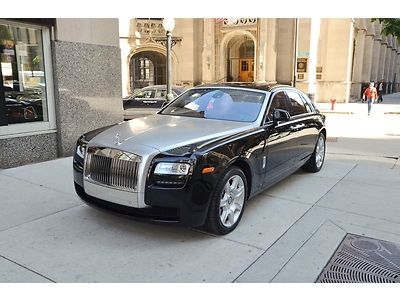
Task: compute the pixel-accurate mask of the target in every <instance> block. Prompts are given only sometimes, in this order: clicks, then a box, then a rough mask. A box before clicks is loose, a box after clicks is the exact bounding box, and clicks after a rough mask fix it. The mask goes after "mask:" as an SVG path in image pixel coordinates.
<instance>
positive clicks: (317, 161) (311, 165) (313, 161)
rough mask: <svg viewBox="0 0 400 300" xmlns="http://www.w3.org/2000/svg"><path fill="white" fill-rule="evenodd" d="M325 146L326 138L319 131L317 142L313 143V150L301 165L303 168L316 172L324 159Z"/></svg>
mask: <svg viewBox="0 0 400 300" xmlns="http://www.w3.org/2000/svg"><path fill="white" fill-rule="evenodd" d="M325 146H326V138H325V135H324V134H323V133H320V134H319V136H318V139H317V144H316V145H315V148H314V152H313V154H312V155H311V157H310V158H309V160H308V161H307V162H306V164H305V165H304V166H303V169H304V170H306V171H308V172H312V173H316V172H319V171H320V170H321V168H322V165H323V164H324V161H325V148H326V147H325Z"/></svg>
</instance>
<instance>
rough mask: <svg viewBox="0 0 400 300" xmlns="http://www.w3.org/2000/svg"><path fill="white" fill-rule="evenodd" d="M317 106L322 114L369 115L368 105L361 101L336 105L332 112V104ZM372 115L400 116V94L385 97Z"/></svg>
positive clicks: (317, 104) (375, 105)
mask: <svg viewBox="0 0 400 300" xmlns="http://www.w3.org/2000/svg"><path fill="white" fill-rule="evenodd" d="M316 106H317V107H318V109H319V110H320V111H321V112H322V113H327V114H330V113H336V114H367V103H362V102H361V101H359V102H357V103H335V106H334V109H333V110H331V104H330V103H316ZM371 111H372V113H375V114H386V115H387V114H397V115H399V114H400V93H393V94H389V95H383V102H381V103H376V102H375V103H374V104H373V106H372V110H371Z"/></svg>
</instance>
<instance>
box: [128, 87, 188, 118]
mask: <svg viewBox="0 0 400 300" xmlns="http://www.w3.org/2000/svg"><path fill="white" fill-rule="evenodd" d="M184 91H185V88H183V87H181V86H173V87H172V95H173V99H175V98H176V97H178V96H179V95H180V94H182V93H183V92H184ZM166 96H167V86H166V85H152V86H148V87H145V88H143V89H140V90H138V91H136V92H135V93H134V94H133V95H131V96H128V97H125V98H123V107H124V120H130V119H133V118H137V117H144V116H146V115H151V114H154V113H156V112H158V111H159V110H160V109H161V107H162V106H163V105H164V103H165V99H166Z"/></svg>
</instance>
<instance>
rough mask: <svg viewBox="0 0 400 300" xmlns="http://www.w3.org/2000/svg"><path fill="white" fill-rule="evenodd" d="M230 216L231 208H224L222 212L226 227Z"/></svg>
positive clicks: (222, 219)
mask: <svg viewBox="0 0 400 300" xmlns="http://www.w3.org/2000/svg"><path fill="white" fill-rule="evenodd" d="M228 215H229V208H227V207H223V208H222V212H221V221H222V223H223V224H224V225H225V224H226V221H227V218H228Z"/></svg>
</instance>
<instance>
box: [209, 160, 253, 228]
mask: <svg viewBox="0 0 400 300" xmlns="http://www.w3.org/2000/svg"><path fill="white" fill-rule="evenodd" d="M246 195H247V181H246V176H245V175H244V173H243V172H242V170H240V169H239V168H238V167H231V168H229V169H228V170H227V171H226V172H225V174H224V175H223V176H222V178H221V179H220V181H219V182H218V184H217V187H216V189H215V191H214V194H213V196H212V199H211V203H210V208H209V211H208V215H207V220H206V224H205V227H206V230H207V231H209V232H211V233H214V234H218V235H223V234H227V233H230V232H232V231H233V230H234V229H235V228H236V226H237V225H238V224H239V221H240V219H241V218H242V215H243V211H244V205H245V200H246Z"/></svg>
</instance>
